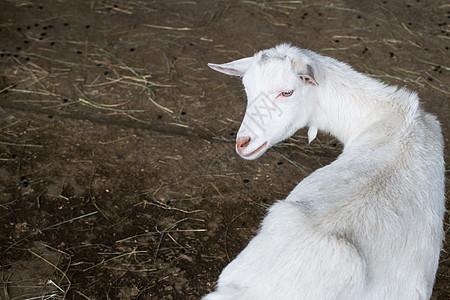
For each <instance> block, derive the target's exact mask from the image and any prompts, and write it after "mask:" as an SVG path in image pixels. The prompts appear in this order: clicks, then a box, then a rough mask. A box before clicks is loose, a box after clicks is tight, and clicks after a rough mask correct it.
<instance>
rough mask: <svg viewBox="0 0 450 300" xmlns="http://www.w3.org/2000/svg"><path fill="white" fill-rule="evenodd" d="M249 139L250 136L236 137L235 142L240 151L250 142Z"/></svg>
mask: <svg viewBox="0 0 450 300" xmlns="http://www.w3.org/2000/svg"><path fill="white" fill-rule="evenodd" d="M251 140H252V139H251V137H243V138H240V139H238V140H237V142H236V145H237V148H238V150H239V151H240V150H243V149H245V148H246V147H247V146H248V144H250V141H251Z"/></svg>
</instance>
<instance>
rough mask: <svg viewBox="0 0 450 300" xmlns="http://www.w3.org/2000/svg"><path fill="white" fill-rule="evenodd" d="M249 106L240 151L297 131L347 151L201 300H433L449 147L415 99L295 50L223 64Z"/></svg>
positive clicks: (270, 222)
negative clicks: (329, 139) (321, 134)
mask: <svg viewBox="0 0 450 300" xmlns="http://www.w3.org/2000/svg"><path fill="white" fill-rule="evenodd" d="M209 66H210V67H211V68H212V69H214V70H216V71H219V72H222V73H225V74H228V75H234V76H241V77H243V84H244V86H245V91H246V93H247V98H248V105H247V110H246V114H245V117H244V120H243V123H242V125H241V128H240V129H239V132H238V134H237V141H236V150H237V152H238V153H239V155H240V156H242V157H243V158H245V159H255V158H257V157H259V156H260V155H262V154H263V153H264V152H265V151H266V150H267V149H268V148H269V147H271V146H272V145H274V144H275V143H277V142H279V141H281V140H283V139H285V138H287V137H289V136H290V135H292V134H293V133H294V132H295V131H296V130H298V129H299V128H302V127H304V126H309V132H308V137H309V140H310V141H312V140H313V139H314V138H315V136H316V134H317V129H320V130H323V131H325V132H329V133H331V134H332V135H334V136H335V137H337V138H338V139H339V140H340V141H341V142H342V143H343V144H344V145H345V147H344V150H343V153H342V154H341V155H340V156H339V158H338V159H337V160H336V161H334V162H333V163H331V164H330V165H328V166H326V167H323V168H321V169H318V170H316V171H315V172H314V173H312V174H311V175H310V176H308V177H307V178H305V179H304V180H303V181H302V182H300V184H299V185H298V186H297V187H296V188H295V189H294V190H293V191H292V192H291V193H290V195H289V196H288V197H287V198H286V199H285V200H283V201H278V202H277V203H275V204H274V205H273V206H272V207H271V208H270V210H269V213H268V215H267V216H266V218H265V219H264V221H263V223H262V226H261V228H260V230H259V233H258V234H257V235H256V236H255V237H254V238H253V239H252V240H251V242H250V243H249V245H248V246H247V247H246V248H245V249H244V250H243V251H242V252H241V253H240V254H239V255H238V256H237V257H236V258H235V259H234V260H233V261H232V262H231V263H230V264H229V265H228V266H227V267H226V268H225V269H224V270H223V272H222V274H221V275H220V278H219V280H218V286H217V290H216V291H215V292H212V293H210V294H208V295H207V296H205V297H204V298H203V299H205V300H206V299H207V300H212V299H302V300H307V299H312V300H322V299H346V300H347V299H357V300H366V299H373V300H375V299H376V300H381V299H382V300H388V299H392V300H394V299H395V300H399V299H408V300H411V299H428V298H430V296H431V292H432V287H433V283H434V277H435V273H436V269H437V267H438V260H439V252H440V249H441V243H442V239H443V229H442V227H443V215H444V210H445V207H444V202H445V196H444V160H443V138H442V134H441V130H440V125H439V123H438V121H437V120H436V118H435V117H434V116H433V115H431V114H428V113H425V112H424V111H423V110H422V108H421V107H420V105H419V100H418V97H417V95H416V94H415V93H413V92H410V91H408V90H406V89H403V88H397V87H394V86H388V85H385V84H383V83H381V82H379V81H377V80H375V79H372V78H370V77H367V76H365V75H363V74H361V73H358V72H356V71H355V70H353V69H352V68H351V67H349V66H348V65H346V64H344V63H342V62H339V61H336V60H335V59H332V58H329V57H324V56H321V55H319V54H317V53H314V52H312V51H309V50H303V49H298V48H295V47H292V46H290V45H287V44H282V45H279V46H277V47H275V48H272V49H268V50H263V51H260V52H258V53H256V54H255V55H254V56H253V57H249V58H243V59H239V60H236V61H233V62H230V63H226V64H219V65H218V64H209Z"/></svg>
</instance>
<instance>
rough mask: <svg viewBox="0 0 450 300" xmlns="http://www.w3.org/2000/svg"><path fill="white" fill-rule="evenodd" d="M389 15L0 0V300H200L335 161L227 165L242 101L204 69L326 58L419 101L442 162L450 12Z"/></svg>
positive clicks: (443, 266)
mask: <svg viewBox="0 0 450 300" xmlns="http://www.w3.org/2000/svg"><path fill="white" fill-rule="evenodd" d="M398 2H400V1H389V0H388V1H379V0H376V1H369V0H364V1H357V0H348V1H328V0H323V1H313V0H306V1H279V2H273V3H270V2H259V1H237V0H235V1H206V0H204V1H201V0H198V1H143V0H135V1H124V0H123V1H122V0H103V1H100V0H90V1H85V0H77V1H69V0H58V1H50V0H48V1H44V0H43V1H33V0H28V1H26V0H9V1H5V0H0V7H1V10H0V20H1V21H0V23H1V24H0V56H1V57H0V66H1V67H0V101H1V102H0V105H1V108H0V186H1V194H0V215H1V218H0V228H1V236H0V267H1V276H2V277H1V280H2V281H1V284H2V287H1V290H0V298H1V299H34V298H33V297H42V299H62V298H64V297H66V298H68V299H196V298H199V297H200V296H201V295H203V294H205V293H207V292H208V291H210V290H211V289H212V288H213V287H214V284H215V280H216V279H217V276H218V275H219V273H220V271H221V270H222V268H223V267H224V266H225V265H226V264H227V263H228V262H229V261H230V260H231V259H233V257H235V256H236V254H237V253H239V252H240V251H241V250H242V249H243V248H244V247H245V246H246V244H247V243H248V241H249V239H250V238H251V237H252V236H253V235H254V234H255V232H256V230H257V228H258V226H259V223H260V221H261V219H262V218H263V216H264V214H265V212H266V209H267V207H268V206H270V205H271V204H272V203H273V202H274V201H275V200H276V199H283V198H285V197H286V196H287V195H288V193H289V192H290V191H291V190H292V189H293V188H294V186H295V185H296V184H297V183H298V182H299V181H300V180H302V179H303V178H304V177H305V176H306V175H307V174H309V173H311V172H312V171H314V170H315V169H317V168H319V167H321V166H323V165H326V164H328V163H330V162H331V161H333V160H334V159H335V158H336V156H337V155H338V154H339V153H340V151H341V145H340V144H339V143H338V142H337V141H335V140H334V139H333V138H332V137H330V136H326V135H324V134H321V135H319V139H318V140H317V141H314V143H313V144H312V145H307V141H306V139H305V137H304V135H305V132H304V131H300V132H298V133H297V134H296V135H294V136H293V137H292V138H291V139H289V140H287V141H285V142H283V143H281V144H280V145H278V146H276V147H274V148H273V149H271V150H269V151H268V152H267V153H266V154H264V155H263V156H262V157H261V158H260V159H258V160H256V161H244V160H242V159H241V158H239V157H238V156H237V155H236V153H235V151H234V135H235V133H236V131H237V129H238V127H239V123H240V121H241V119H242V116H243V112H244V109H245V101H244V100H243V98H244V96H245V95H244V93H243V91H242V87H241V85H240V82H239V80H238V79H236V78H229V77H226V76H224V75H221V74H218V73H216V72H213V71H212V70H210V69H208V68H207V67H206V63H207V62H215V63H222V62H227V61H231V60H233V59H237V58H241V57H245V56H249V55H252V54H253V53H254V52H255V51H257V50H259V49H264V48H269V47H272V46H274V45H276V44H278V43H281V42H290V43H292V44H295V45H297V46H300V47H304V48H309V49H312V50H314V51H317V52H319V53H322V54H324V55H328V56H333V57H335V58H337V59H340V60H342V61H345V62H348V63H349V64H351V65H353V66H354V67H355V68H356V69H357V70H359V71H361V72H364V73H367V74H370V75H371V76H373V77H376V78H379V79H381V80H383V81H385V82H388V83H391V84H395V85H400V86H407V87H408V88H410V89H412V90H415V91H417V92H418V93H419V95H420V97H421V99H422V101H423V103H424V107H425V108H426V110H428V111H430V112H432V113H434V114H436V115H437V116H438V118H439V119H440V120H441V122H442V125H443V129H444V134H445V137H446V140H445V142H446V146H447V149H448V148H449V140H448V131H449V129H450V126H449V122H448V120H449V117H450V110H449V100H448V99H449V94H450V85H449V84H450V83H449V79H450V76H449V70H450V65H449V61H448V55H449V50H448V49H449V47H450V42H449V31H450V28H449V25H447V23H448V22H450V21H449V13H450V12H449V11H450V6H449V5H448V3H447V2H446V1H444V0H437V1H433V5H429V4H427V3H426V2H427V1H419V0H414V1H413V0H407V1H401V3H400V4H399V3H398ZM447 162H449V160H448V159H447ZM448 175H449V171H448V170H447V177H448ZM447 194H448V190H447ZM449 228H450V224H449V219H448V215H447V216H446V219H445V230H446V231H448V230H449ZM447 241H449V237H447ZM444 250H445V251H444V252H443V253H442V255H441V262H440V267H439V270H438V273H437V278H436V285H435V290H434V294H433V298H434V299H448V295H449V291H450V280H449V278H450V256H449V254H448V252H449V246H448V242H447V243H445V245H444Z"/></svg>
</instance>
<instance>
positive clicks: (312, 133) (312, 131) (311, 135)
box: [308, 126, 317, 144]
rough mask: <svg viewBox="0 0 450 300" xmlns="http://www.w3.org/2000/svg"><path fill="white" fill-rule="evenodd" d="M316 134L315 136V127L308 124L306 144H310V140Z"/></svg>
mask: <svg viewBox="0 0 450 300" xmlns="http://www.w3.org/2000/svg"><path fill="white" fill-rule="evenodd" d="M316 136H317V127H315V126H309V129H308V144H311V142H312V141H313V140H314V139H315V138H316Z"/></svg>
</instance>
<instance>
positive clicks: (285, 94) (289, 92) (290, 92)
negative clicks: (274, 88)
mask: <svg viewBox="0 0 450 300" xmlns="http://www.w3.org/2000/svg"><path fill="white" fill-rule="evenodd" d="M293 93H294V91H285V92H281V93H280V95H281V96H283V97H290V96H292V94H293Z"/></svg>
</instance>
